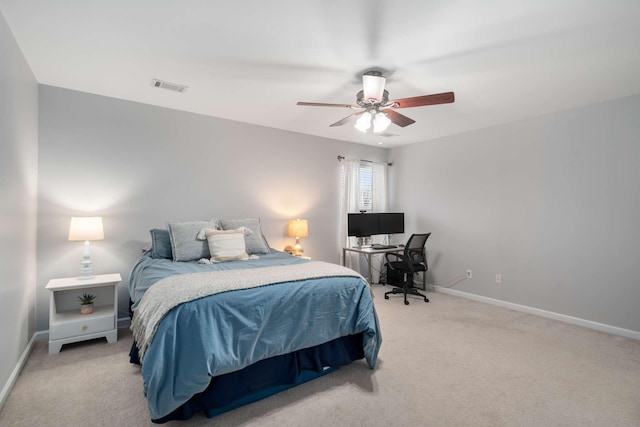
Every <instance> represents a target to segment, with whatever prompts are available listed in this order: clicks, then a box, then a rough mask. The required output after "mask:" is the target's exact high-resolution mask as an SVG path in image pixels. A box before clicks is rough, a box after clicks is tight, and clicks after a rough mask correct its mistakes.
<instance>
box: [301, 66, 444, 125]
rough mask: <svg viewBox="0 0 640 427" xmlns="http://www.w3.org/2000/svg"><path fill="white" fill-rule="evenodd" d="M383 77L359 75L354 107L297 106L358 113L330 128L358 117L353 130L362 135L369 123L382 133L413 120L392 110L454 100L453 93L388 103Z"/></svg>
mask: <svg viewBox="0 0 640 427" xmlns="http://www.w3.org/2000/svg"><path fill="white" fill-rule="evenodd" d="M385 81H386V78H385V77H384V76H383V75H382V73H381V72H379V71H368V72H366V73H364V74H363V76H362V88H363V90H361V91H360V92H358V94H357V95H356V104H326V103H323V102H298V104H297V105H304V106H309V107H343V108H350V109H352V110H360V111H358V112H356V113H353V114H351V115H349V116H347V117H345V118H344V119H342V120H339V121H337V122H335V123H334V124H332V125H331V126H342V125H343V124H345V123H347V122H348V121H349V120H351V118H355V117H358V116H360V117H358V120H357V121H356V125H355V127H356V129H358V130H359V131H361V132H366V131H367V130H368V129H369V128H370V127H371V125H372V124H373V132H375V133H378V132H382V131H384V130H385V129H386V128H387V127H388V126H389V125H390V124H391V123H394V124H396V125H398V126H400V127H405V126H409V125H410V124H413V123H415V120H413V119H410V118H409V117H407V116H405V115H403V114H400V113H398V112H397V111H395V109H396V108H409V107H422V106H424V105H437V104H449V103H452V102H453V101H454V99H455V98H454V95H453V92H444V93H437V94H434V95H423V96H415V97H412V98H401V99H394V100H392V101H389V92H388V91H387V90H385V88H384V84H385Z"/></svg>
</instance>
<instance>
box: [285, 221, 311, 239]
mask: <svg viewBox="0 0 640 427" xmlns="http://www.w3.org/2000/svg"><path fill="white" fill-rule="evenodd" d="M307 236H309V222H308V221H307V220H306V219H292V220H291V221H289V237H296V238H297V237H307Z"/></svg>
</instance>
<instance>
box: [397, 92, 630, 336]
mask: <svg viewBox="0 0 640 427" xmlns="http://www.w3.org/2000/svg"><path fill="white" fill-rule="evenodd" d="M639 118H640V97H632V98H626V99H622V100H617V101H613V102H608V103H603V104H598V105H593V106H589V107H585V108H580V109H575V110H571V111H565V112H562V113H558V114H554V115H549V116H545V117H540V118H537V119H533V120H528V121H523V122H519V123H515V124H510V125H504V126H498V127H493V128H488V129H482V130H478V131H474V132H470V133H467V134H463V135H457V136H452V137H447V138H442V139H438V140H434V141H429V142H423V143H419V144H415V145H410V146H406V147H402V148H397V149H393V150H391V153H390V160H392V161H393V162H394V167H393V169H394V171H396V174H395V175H394V176H393V178H394V179H393V180H392V188H393V190H392V192H391V193H392V197H393V199H392V204H393V206H395V207H396V208H398V209H400V210H404V211H405V212H406V213H407V227H408V231H409V232H410V231H414V230H415V231H429V232H432V233H433V234H432V236H431V239H430V240H429V242H428V249H429V260H430V263H431V265H430V267H431V274H430V276H428V278H429V280H430V282H432V283H435V284H437V285H446V284H448V283H450V282H452V281H455V280H456V278H459V277H460V276H461V275H464V273H465V270H466V269H472V270H473V279H471V280H465V281H462V282H461V283H459V284H458V285H456V286H455V287H454V289H457V290H460V291H464V292H468V293H472V294H477V295H481V296H485V297H490V298H495V299H498V300H503V301H508V302H512V303H517V304H521V305H525V306H529V307H534V308H538V309H543V310H548V311H551V312H555V313H561V314H565V315H569V316H574V317H578V318H581V319H586V320H590V321H594V322H599V323H604V324H607V325H612V326H617V327H620V328H625V329H629V330H632V331H640V310H638V302H639V301H640V286H638V285H639V284H640V279H639V276H638V268H637V266H638V260H640V249H639V246H638V245H639V242H640V191H639V190H638V183H640V142H639V141H640V120H639ZM498 273H499V274H501V275H502V284H496V283H495V275H496V274H498Z"/></svg>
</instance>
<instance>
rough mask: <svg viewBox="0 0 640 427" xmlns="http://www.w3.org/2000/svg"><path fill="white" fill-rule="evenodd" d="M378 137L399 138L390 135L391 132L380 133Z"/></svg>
mask: <svg viewBox="0 0 640 427" xmlns="http://www.w3.org/2000/svg"><path fill="white" fill-rule="evenodd" d="M378 136H382V137H384V138H393V137H394V136H398V135H396V134H395V133H389V132H385V133H379V134H378Z"/></svg>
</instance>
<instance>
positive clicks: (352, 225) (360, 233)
mask: <svg viewBox="0 0 640 427" xmlns="http://www.w3.org/2000/svg"><path fill="white" fill-rule="evenodd" d="M347 219H348V222H347V234H348V235H349V236H355V237H368V236H374V235H376V234H402V233H404V214H403V213H357V214H356V213H350V214H349V215H348V218H347Z"/></svg>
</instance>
